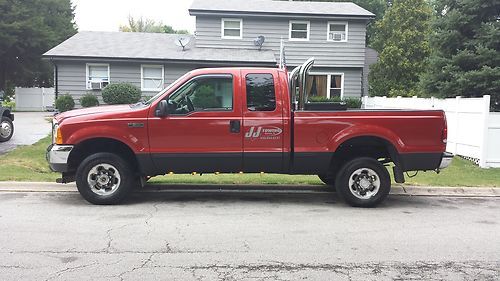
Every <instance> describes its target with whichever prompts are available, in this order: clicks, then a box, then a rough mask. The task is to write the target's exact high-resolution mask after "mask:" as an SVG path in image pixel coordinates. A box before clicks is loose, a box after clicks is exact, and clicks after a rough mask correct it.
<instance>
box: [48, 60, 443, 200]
mask: <svg viewBox="0 0 500 281" xmlns="http://www.w3.org/2000/svg"><path fill="white" fill-rule="evenodd" d="M312 65H313V60H312V59H310V60H309V61H307V62H306V63H304V64H303V65H302V66H299V67H297V68H295V69H294V70H293V71H291V72H290V73H287V72H286V71H284V70H281V69H277V68H213V69H198V70H193V71H191V72H189V73H187V74H185V75H184V76H182V77H181V78H179V79H178V80H177V81H175V82H174V83H172V84H171V85H170V86H168V87H167V88H166V89H164V90H163V91H161V92H160V93H158V94H157V95H156V96H154V97H153V98H151V99H150V100H148V101H145V102H139V103H137V104H132V105H117V106H100V107H95V108H88V109H78V110H73V111H69V112H65V113H62V114H58V115H56V116H55V118H54V121H53V144H52V145H51V146H49V148H48V149H47V159H48V162H49V163H50V166H51V168H52V169H53V170H55V171H59V172H62V178H61V179H59V182H63V183H66V182H71V181H76V184H77V187H78V190H79V192H80V193H81V195H82V196H83V197H84V198H85V199H86V200H87V201H89V202H91V203H94V204H114V203H118V202H120V201H121V200H122V199H123V198H125V196H126V195H127V194H128V193H130V191H131V189H132V188H133V187H134V186H139V185H141V184H142V185H143V184H144V182H145V180H146V179H148V178H150V177H153V176H156V175H163V174H166V173H169V172H174V173H191V172H198V173H209V172H226V173H237V172H245V173H259V172H266V173H280V174H305V175H318V176H319V177H320V178H321V179H322V180H323V181H324V182H325V183H326V184H328V185H333V186H335V188H336V190H337V191H338V192H339V193H340V195H341V196H342V197H343V198H344V200H345V201H346V202H347V203H348V204H350V205H352V206H360V207H372V206H375V205H377V204H378V203H380V202H381V201H382V200H383V199H384V198H385V197H386V196H387V194H388V193H389V190H390V186H391V179H390V176H389V173H388V170H387V168H386V167H385V166H386V165H389V164H390V163H393V164H394V165H393V171H394V180H395V181H396V182H399V183H402V182H404V175H403V172H405V171H418V170H435V171H439V169H443V168H445V167H446V166H448V165H449V163H450V161H451V158H452V155H451V154H449V153H445V147H446V137H447V129H446V120H445V115H444V113H443V111H440V110H429V111H409V110H390V111H381V110H346V109H344V108H342V106H339V105H338V104H314V103H309V102H308V101H307V100H308V97H307V95H308V94H307V92H306V91H305V89H306V88H307V87H306V81H307V80H306V77H307V75H308V71H309V69H310V68H311V67H312Z"/></svg>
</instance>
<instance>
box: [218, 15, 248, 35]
mask: <svg viewBox="0 0 500 281" xmlns="http://www.w3.org/2000/svg"><path fill="white" fill-rule="evenodd" d="M225 21H239V22H240V36H225V35H224V29H225V28H224V22H225ZM229 29H234V28H229ZM220 37H221V38H222V39H243V19H239V18H222V19H221V22H220Z"/></svg>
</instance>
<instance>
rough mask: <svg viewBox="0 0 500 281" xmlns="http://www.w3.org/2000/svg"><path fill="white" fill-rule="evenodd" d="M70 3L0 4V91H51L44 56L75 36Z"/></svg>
mask: <svg viewBox="0 0 500 281" xmlns="http://www.w3.org/2000/svg"><path fill="white" fill-rule="evenodd" d="M73 20H74V10H73V8H72V7H71V1H70V0H44V1H37V0H23V1H14V0H0V90H5V89H7V88H8V85H7V84H8V83H9V82H10V83H12V84H14V85H15V86H23V87H32V86H39V87H51V86H52V76H53V69H52V66H51V65H50V63H49V62H48V61H44V60H42V59H41V56H42V54H43V53H44V52H46V51H48V50H49V49H50V48H52V47H54V46H56V45H57V44H59V43H61V42H62V41H64V40H65V39H67V38H69V37H70V36H72V35H73V34H75V33H76V28H75V26H74V25H73Z"/></svg>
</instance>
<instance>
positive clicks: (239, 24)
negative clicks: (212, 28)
mask: <svg viewBox="0 0 500 281" xmlns="http://www.w3.org/2000/svg"><path fill="white" fill-rule="evenodd" d="M242 30H243V21H242V19H222V24H221V35H222V38H223V39H241V38H242V37H243V34H242V33H243V32H242Z"/></svg>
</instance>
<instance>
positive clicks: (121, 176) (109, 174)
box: [76, 152, 136, 205]
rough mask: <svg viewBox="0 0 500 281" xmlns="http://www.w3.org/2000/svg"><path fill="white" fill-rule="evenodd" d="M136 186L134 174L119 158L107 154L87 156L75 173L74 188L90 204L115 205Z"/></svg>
mask: <svg viewBox="0 0 500 281" xmlns="http://www.w3.org/2000/svg"><path fill="white" fill-rule="evenodd" d="M135 184H136V180H135V177H134V172H133V171H132V170H131V168H130V165H129V164H128V163H127V162H126V161H125V160H123V159H122V158H121V157H119V156H117V155H115V154H112V153H107V152H100V153H96V154H93V155H90V156H88V157H87V158H85V160H83V162H82V163H81V164H80V166H79V167H78V169H77V171H76V186H77V187H78V191H79V192H80V194H81V195H82V197H83V198H85V200H87V201H88V202H90V203H92V204H97V205H108V204H117V203H119V202H120V201H122V200H123V199H125V197H126V196H127V195H128V194H129V193H130V191H131V189H132V188H133V187H134V185H135Z"/></svg>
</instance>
